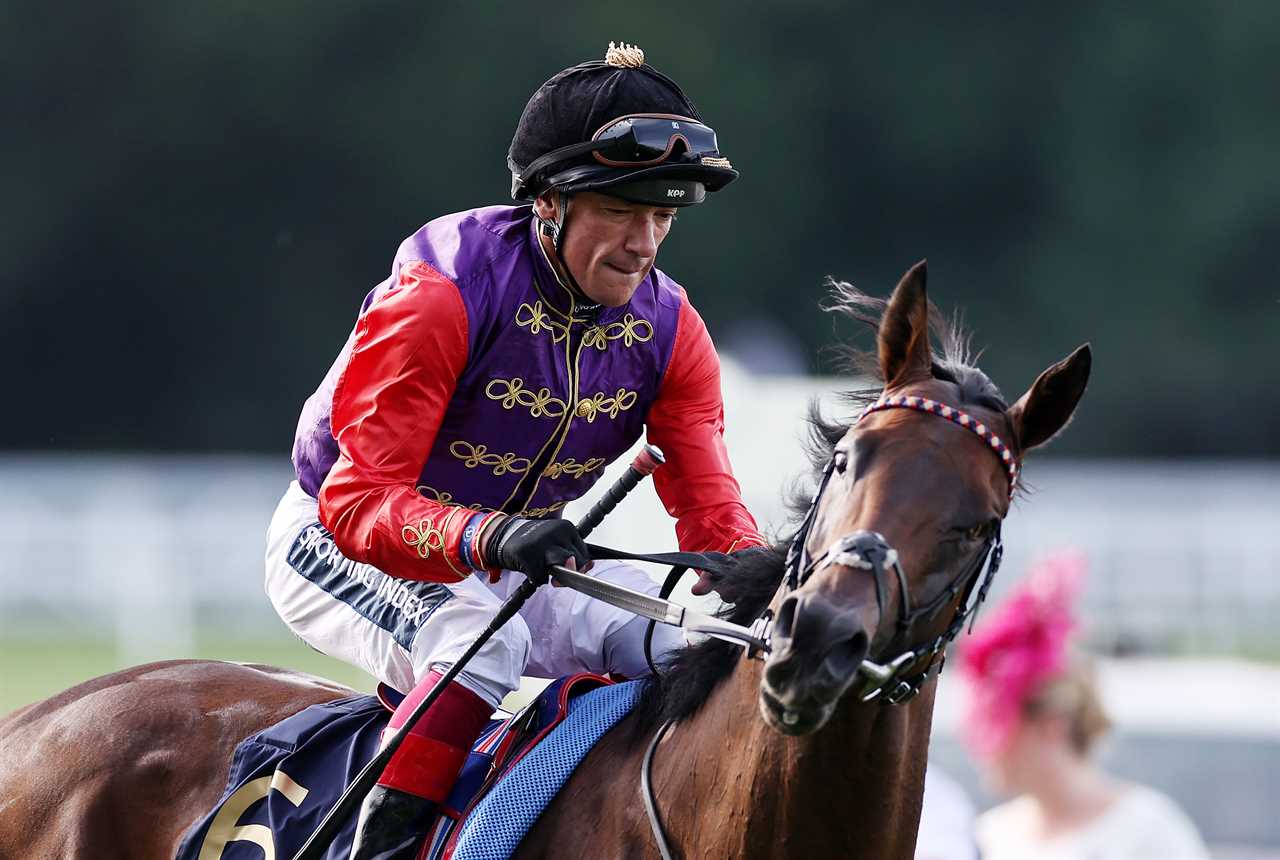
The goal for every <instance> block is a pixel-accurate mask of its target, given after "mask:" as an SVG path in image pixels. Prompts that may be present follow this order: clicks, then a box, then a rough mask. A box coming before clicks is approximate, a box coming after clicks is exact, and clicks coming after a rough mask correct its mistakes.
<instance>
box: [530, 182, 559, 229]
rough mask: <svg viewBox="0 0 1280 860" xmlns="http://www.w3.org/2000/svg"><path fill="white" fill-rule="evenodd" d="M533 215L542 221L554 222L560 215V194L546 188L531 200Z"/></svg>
mask: <svg viewBox="0 0 1280 860" xmlns="http://www.w3.org/2000/svg"><path fill="white" fill-rule="evenodd" d="M533 214H534V215H537V216H538V218H540V219H541V220H543V221H555V220H556V216H558V215H559V214H560V193H559V192H558V191H556V190H555V189H554V188H548V189H547V190H546V191H544V192H542V193H541V194H539V195H538V196H537V197H535V198H534V199H533Z"/></svg>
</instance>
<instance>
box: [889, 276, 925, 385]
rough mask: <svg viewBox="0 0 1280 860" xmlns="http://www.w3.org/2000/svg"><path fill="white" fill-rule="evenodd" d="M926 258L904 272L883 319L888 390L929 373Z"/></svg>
mask: <svg viewBox="0 0 1280 860" xmlns="http://www.w3.org/2000/svg"><path fill="white" fill-rule="evenodd" d="M927 280H928V265H927V261H925V260H921V261H920V262H918V263H916V264H915V265H914V266H912V267H911V269H910V270H909V271H908V272H907V273H906V274H905V275H903V276H902V280H901V281H899V282H898V286H897V287H895V288H894V290H893V296H891V297H890V299H889V306H888V307H886V308H885V311H884V316H883V317H881V319H880V336H879V345H878V351H879V354H880V375H881V378H882V379H883V380H884V387H885V390H886V391H887V390H889V389H891V388H896V387H898V386H899V385H905V384H906V383H907V382H910V381H913V380H914V379H916V378H921V377H923V378H928V376H929V364H930V357H929V297H928V295H927V294H926V292H925V281H927Z"/></svg>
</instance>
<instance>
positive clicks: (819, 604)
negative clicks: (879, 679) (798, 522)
mask: <svg viewBox="0 0 1280 860" xmlns="http://www.w3.org/2000/svg"><path fill="white" fill-rule="evenodd" d="M869 643H870V637H869V636H868V634H867V631H866V627H865V626H864V622H863V615H862V613H861V612H860V611H859V610H857V609H852V608H843V607H839V606H836V605H835V604H833V603H832V602H831V601H830V600H829V599H828V598H827V597H826V596H825V595H823V594H821V593H809V594H805V593H803V592H795V593H793V594H790V595H788V596H787V598H786V599H785V600H783V602H782V605H781V606H779V607H778V614H777V616H776V617H775V619H774V623H773V651H772V653H771V655H770V657H769V659H768V661H767V662H766V663H765V669H764V683H763V684H762V686H761V691H760V707H761V710H762V711H763V713H764V717H765V719H766V720H767V721H768V722H769V724H770V725H772V726H773V727H774V728H776V729H778V731H780V732H783V733H784V734H788V735H803V734H808V733H809V732H813V731H817V730H818V729H819V728H821V727H822V726H823V724H824V723H826V721H827V720H828V719H829V718H830V717H831V714H832V713H833V712H834V711H835V708H836V705H837V703H838V702H839V701H840V697H841V696H843V695H844V693H845V691H846V690H848V689H849V687H850V686H851V685H852V684H853V682H854V680H855V679H856V678H857V677H858V667H859V666H860V665H861V664H862V661H863V659H864V658H865V657H866V656H867V649H868V647H869Z"/></svg>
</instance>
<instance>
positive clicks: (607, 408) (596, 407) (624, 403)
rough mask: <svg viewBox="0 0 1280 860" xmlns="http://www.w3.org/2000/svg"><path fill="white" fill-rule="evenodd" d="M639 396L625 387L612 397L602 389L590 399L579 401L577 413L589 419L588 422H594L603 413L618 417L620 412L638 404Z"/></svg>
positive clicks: (580, 416)
mask: <svg viewBox="0 0 1280 860" xmlns="http://www.w3.org/2000/svg"><path fill="white" fill-rule="evenodd" d="M637 397H638V396H637V394H636V392H634V391H627V390H626V389H625V388H619V389H618V391H617V393H616V394H614V395H613V396H612V397H606V396H605V394H604V392H603V391H601V392H598V393H596V394H593V395H592V396H591V398H590V399H589V400H582V401H579V402H578V409H577V415H578V417H579V418H585V419H587V423H588V424H592V423H594V422H595V420H596V416H598V415H600V414H601V413H604V414H605V415H608V416H609V417H610V418H617V417H618V414H619V413H621V412H626V411H627V410H628V409H630V408H631V407H632V406H635V405H636V400H637Z"/></svg>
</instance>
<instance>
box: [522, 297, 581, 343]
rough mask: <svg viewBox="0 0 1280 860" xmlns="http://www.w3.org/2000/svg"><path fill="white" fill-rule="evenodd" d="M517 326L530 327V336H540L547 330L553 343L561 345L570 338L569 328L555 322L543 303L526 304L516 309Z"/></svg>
mask: <svg viewBox="0 0 1280 860" xmlns="http://www.w3.org/2000/svg"><path fill="white" fill-rule="evenodd" d="M516 325H518V326H528V328H529V333H530V334H539V333H540V332H542V330H543V329H546V330H547V331H549V332H551V342H552V343H560V342H561V341H562V340H564V339H565V338H566V337H568V336H569V327H568V326H567V325H565V324H564V323H560V322H556V321H555V320H553V319H552V318H551V314H549V313H547V309H546V308H544V307H543V306H542V302H541V301H536V302H534V303H533V304H529V303H528V302H524V303H522V304H521V305H520V307H518V308H516Z"/></svg>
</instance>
